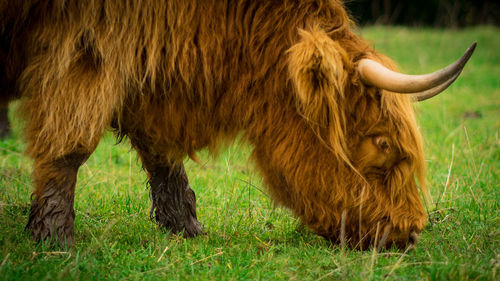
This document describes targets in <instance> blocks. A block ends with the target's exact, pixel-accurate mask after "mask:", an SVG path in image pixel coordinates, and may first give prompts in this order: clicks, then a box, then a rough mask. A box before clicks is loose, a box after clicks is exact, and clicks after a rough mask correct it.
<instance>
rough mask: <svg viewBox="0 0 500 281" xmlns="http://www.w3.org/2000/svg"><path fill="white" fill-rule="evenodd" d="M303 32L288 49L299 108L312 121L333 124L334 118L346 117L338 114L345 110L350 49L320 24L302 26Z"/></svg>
mask: <svg viewBox="0 0 500 281" xmlns="http://www.w3.org/2000/svg"><path fill="white" fill-rule="evenodd" d="M299 35H300V39H299V41H298V42H297V43H296V44H294V45H293V46H292V47H291V48H290V49H289V50H288V60H289V61H288V63H289V65H288V67H289V73H290V78H291V80H292V83H293V84H294V86H295V92H296V95H297V99H296V100H297V110H298V111H299V113H300V114H302V115H303V116H304V117H305V118H306V119H308V120H309V121H310V122H313V123H316V124H318V125H319V126H321V127H330V126H332V125H335V124H332V123H331V122H334V123H338V122H342V119H343V116H336V115H337V114H339V113H340V114H342V112H343V110H342V108H341V107H342V103H343V102H342V101H343V99H344V88H345V84H346V83H347V79H348V75H347V70H346V64H349V62H348V56H347V53H346V52H345V50H344V49H343V48H342V47H341V46H340V45H339V44H338V43H337V42H335V41H333V40H332V39H331V38H330V37H329V36H328V35H327V34H326V33H325V32H324V31H323V30H321V29H320V28H311V29H310V30H299ZM336 125H339V126H340V125H341V124H336Z"/></svg>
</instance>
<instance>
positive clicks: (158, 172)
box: [149, 164, 203, 237]
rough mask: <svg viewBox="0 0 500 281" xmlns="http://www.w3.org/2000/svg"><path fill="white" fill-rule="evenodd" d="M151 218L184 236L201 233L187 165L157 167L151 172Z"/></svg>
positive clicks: (162, 226) (166, 228) (163, 226)
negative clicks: (186, 168) (185, 166)
mask: <svg viewBox="0 0 500 281" xmlns="http://www.w3.org/2000/svg"><path fill="white" fill-rule="evenodd" d="M149 185H150V186H151V200H152V201H153V205H152V206H151V211H150V216H151V219H154V220H156V223H157V224H158V225H159V226H160V227H161V228H164V229H165V230H170V231H171V232H172V233H181V232H183V235H184V237H193V236H196V235H198V234H200V233H202V232H203V231H202V228H201V225H200V223H199V222H198V219H197V217H196V197H195V194H194V191H193V190H192V189H191V187H190V186H189V183H188V179H187V175H186V171H185V170H184V166H183V165H182V164H181V165H176V166H157V167H155V168H154V169H153V171H151V172H150V177H149Z"/></svg>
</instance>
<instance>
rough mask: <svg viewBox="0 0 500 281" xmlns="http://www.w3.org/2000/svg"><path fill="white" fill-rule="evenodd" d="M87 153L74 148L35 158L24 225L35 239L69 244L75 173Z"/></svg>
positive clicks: (72, 219)
mask: <svg viewBox="0 0 500 281" xmlns="http://www.w3.org/2000/svg"><path fill="white" fill-rule="evenodd" d="M89 155H90V154H87V153H76V152H75V153H70V154H68V155H66V156H64V157H60V158H57V159H54V160H47V159H43V158H36V159H35V168H34V173H33V176H34V184H35V191H34V192H33V195H32V202H31V210H30V215H29V220H28V224H27V225H26V229H28V230H30V231H31V232H32V234H33V238H34V239H35V240H37V241H42V240H45V239H47V238H53V239H55V240H56V241H57V242H58V244H59V245H60V246H61V247H64V246H65V245H68V247H71V245H72V244H73V222H74V219H75V211H74V209H73V202H74V197H75V184H76V177H77V172H78V168H79V167H80V165H81V164H83V162H85V160H87V158H88V157H89Z"/></svg>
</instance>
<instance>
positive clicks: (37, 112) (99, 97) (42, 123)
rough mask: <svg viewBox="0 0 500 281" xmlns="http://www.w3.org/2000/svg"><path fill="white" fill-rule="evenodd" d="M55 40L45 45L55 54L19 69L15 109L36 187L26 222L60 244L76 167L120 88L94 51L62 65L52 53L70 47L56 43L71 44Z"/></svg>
mask: <svg viewBox="0 0 500 281" xmlns="http://www.w3.org/2000/svg"><path fill="white" fill-rule="evenodd" d="M68 36H69V35H68ZM55 37H57V36H55ZM57 38H59V37H57ZM78 38H79V37H78ZM78 40H80V39H78ZM82 40H83V39H82ZM78 42H79V41H78ZM54 44H55V45H54V46H55V47H54V48H47V49H48V50H55V53H54V54H52V53H42V54H41V55H40V56H39V57H38V59H37V60H33V64H32V65H30V66H28V67H27V68H26V70H25V71H24V72H23V76H22V79H21V80H20V84H22V85H23V87H22V97H23V98H22V99H21V103H20V109H21V113H23V116H24V117H25V119H26V122H25V123H26V138H27V143H28V146H27V153H28V154H29V155H30V156H31V157H32V158H33V159H34V171H33V182H34V185H35V190H34V192H33V195H32V204H31V211H30V216H29V221H28V224H27V226H26V228H27V229H29V230H31V232H32V233H33V237H34V238H35V239H36V240H45V239H46V238H49V237H50V238H54V239H57V241H58V242H59V244H60V245H61V246H64V244H65V243H67V244H68V245H71V244H72V242H73V221H74V216H75V212H74V209H73V201H74V192H75V183H76V178H77V172H78V168H79V167H80V166H81V165H82V164H83V163H84V162H85V161H86V160H87V158H88V157H89V156H90V154H91V153H92V152H93V151H94V149H95V148H96V147H97V144H98V143H99V140H100V138H101V136H102V134H103V132H104V130H105V128H106V127H107V126H109V124H110V121H111V118H112V114H113V110H114V109H115V108H116V106H117V104H118V100H119V93H120V92H119V91H116V85H115V83H117V82H116V81H117V80H119V79H116V77H115V76H114V75H113V72H112V71H108V70H106V69H104V68H103V67H104V66H102V65H99V64H95V58H94V57H93V56H94V53H93V52H87V51H88V50H87V49H84V50H81V51H79V52H77V53H76V54H74V58H73V57H70V58H67V61H69V62H72V63H71V64H70V65H69V66H67V68H61V66H60V65H59V63H58V62H59V61H60V60H57V59H54V58H58V56H59V54H69V53H71V52H70V51H69V50H60V52H59V51H58V50H59V49H58V48H62V47H65V46H72V45H70V44H66V43H65V44H58V43H57V42H54ZM56 47H57V48H56ZM68 48H70V47H68ZM70 49H71V48H70Z"/></svg>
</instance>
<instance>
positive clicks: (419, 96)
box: [410, 71, 462, 101]
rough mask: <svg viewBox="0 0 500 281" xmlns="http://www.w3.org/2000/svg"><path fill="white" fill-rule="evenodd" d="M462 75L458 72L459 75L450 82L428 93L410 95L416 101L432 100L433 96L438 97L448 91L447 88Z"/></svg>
mask: <svg viewBox="0 0 500 281" xmlns="http://www.w3.org/2000/svg"><path fill="white" fill-rule="evenodd" d="M460 73H462V71H460V72H458V73H457V74H455V76H453V77H451V78H450V79H449V80H448V81H446V82H444V83H443V84H441V85H439V86H436V87H434V88H431V89H429V90H427V91H422V92H419V93H411V94H410V95H411V96H412V98H413V99H414V100H415V101H424V100H426V99H430V98H432V97H433V96H436V95H438V94H439V93H441V92H443V91H444V90H446V88H448V87H449V86H450V85H451V84H452V83H453V82H455V80H457V78H458V76H460Z"/></svg>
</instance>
